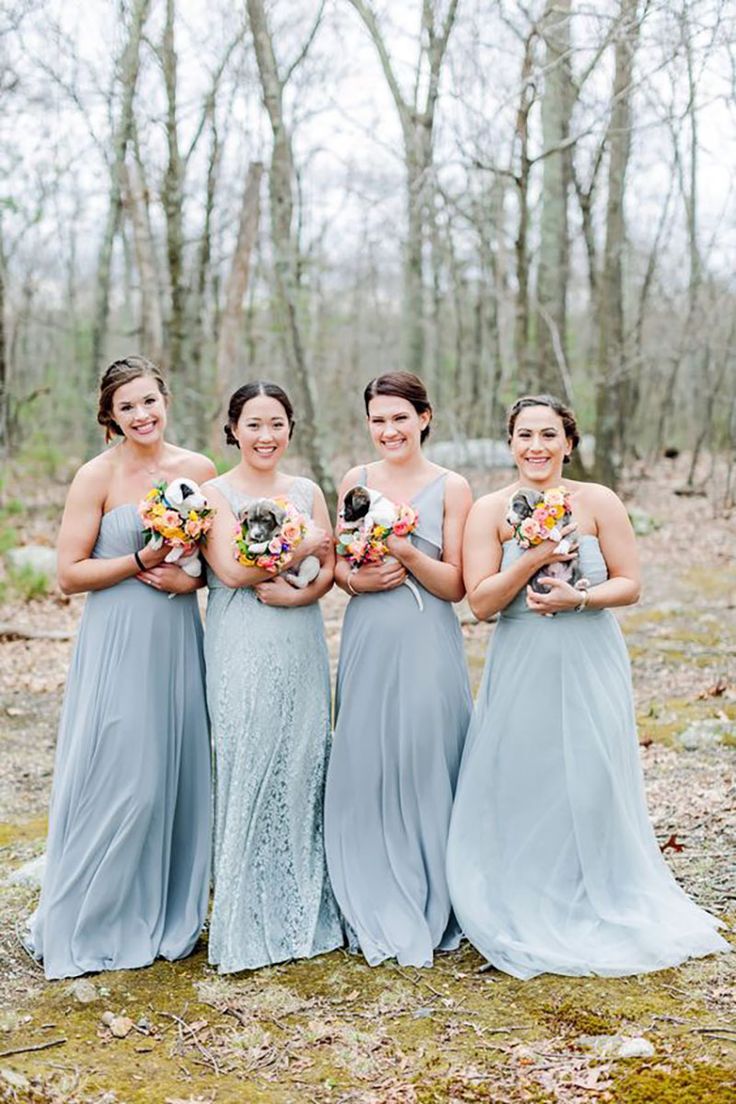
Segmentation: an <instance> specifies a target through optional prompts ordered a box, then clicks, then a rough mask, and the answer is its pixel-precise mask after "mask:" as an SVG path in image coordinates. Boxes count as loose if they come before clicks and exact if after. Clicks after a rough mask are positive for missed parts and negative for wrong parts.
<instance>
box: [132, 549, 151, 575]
mask: <svg viewBox="0 0 736 1104" xmlns="http://www.w3.org/2000/svg"><path fill="white" fill-rule="evenodd" d="M133 559H134V560H135V562H136V563H137V564H138V568H139V570H140V571H147V570H148V569H147V567H146V565H145V564H144V562H143V560H142V559H141V558H140V556H139V555H138V553H137V552H134V553H133Z"/></svg>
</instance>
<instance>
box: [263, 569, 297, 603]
mask: <svg viewBox="0 0 736 1104" xmlns="http://www.w3.org/2000/svg"><path fill="white" fill-rule="evenodd" d="M253 590H254V592H255V596H256V598H257V599H258V601H259V602H262V603H263V605H264V606H283V607H288V606H299V605H302V604H303V601H302V598H301V595H302V593H303V592H302V591H300V590H298V589H297V588H296V587H293V586H291V584H290V583H287V581H286V579H283V578H282V577H281V576H280V575H276V576H275V578H273V579H268V580H267V581H266V582H265V583H258V585H257V586H254V587H253Z"/></svg>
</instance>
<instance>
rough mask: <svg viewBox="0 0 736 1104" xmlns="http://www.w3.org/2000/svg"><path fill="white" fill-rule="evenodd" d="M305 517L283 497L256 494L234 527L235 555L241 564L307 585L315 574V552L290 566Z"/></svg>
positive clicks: (306, 525) (317, 567)
mask: <svg viewBox="0 0 736 1104" xmlns="http://www.w3.org/2000/svg"><path fill="white" fill-rule="evenodd" d="M308 528H309V519H308V518H306V517H305V516H304V515H303V514H300V513H299V511H298V510H297V509H296V507H295V506H293V505H292V503H291V502H289V501H287V499H285V498H273V499H271V498H258V499H256V500H255V501H254V502H251V504H250V505H249V506H247V507H246V508H245V509H244V510H242V511H241V513H240V515H239V518H238V526H237V528H236V530H235V558H236V560H237V561H238V563H240V564H242V565H243V567H260V568H261V569H262V570H263V571H267V572H268V573H269V575H277V574H281V575H283V576H284V578H285V579H286V581H287V582H288V583H291V585H292V586H295V587H298V588H300V589H301V588H303V587H305V586H308V585H309V583H311V582H312V581H313V580H314V579H315V578H316V577H317V575H318V574H319V570H320V563H319V560H318V559H317V557H316V556H305V557H304V559H302V560H301V562H300V563H299V565H298V566H296V567H290V566H289V565H290V564H291V563H292V560H293V559H294V550H295V549H296V548H297V546H298V545H300V544H301V542H302V541H303V540H304V537H305V535H306V533H307V530H308Z"/></svg>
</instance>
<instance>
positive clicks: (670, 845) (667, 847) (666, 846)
mask: <svg viewBox="0 0 736 1104" xmlns="http://www.w3.org/2000/svg"><path fill="white" fill-rule="evenodd" d="M659 850H660V851H677V852H680V851H684V850H685V844H684V843H678V842H677V836H676V835H671V836H670V838H669V839H668V840H667V842H666V843H663V844H661V845H660V848H659Z"/></svg>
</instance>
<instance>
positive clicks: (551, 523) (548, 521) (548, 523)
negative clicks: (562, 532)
mask: <svg viewBox="0 0 736 1104" xmlns="http://www.w3.org/2000/svg"><path fill="white" fill-rule="evenodd" d="M544 527H545V529H554V527H555V519H554V518H553V517H546V518H545V519H544Z"/></svg>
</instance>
